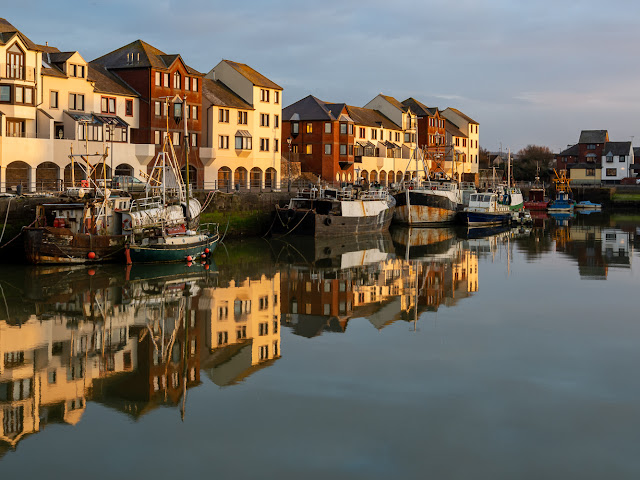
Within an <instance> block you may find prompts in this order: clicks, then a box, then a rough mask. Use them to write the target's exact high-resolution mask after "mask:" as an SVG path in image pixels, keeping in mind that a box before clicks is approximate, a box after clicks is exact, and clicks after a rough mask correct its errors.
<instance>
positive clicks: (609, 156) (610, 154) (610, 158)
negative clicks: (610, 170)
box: [607, 152, 613, 163]
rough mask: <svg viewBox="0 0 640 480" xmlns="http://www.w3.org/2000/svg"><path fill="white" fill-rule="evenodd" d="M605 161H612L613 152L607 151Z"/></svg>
mask: <svg viewBox="0 0 640 480" xmlns="http://www.w3.org/2000/svg"><path fill="white" fill-rule="evenodd" d="M607 163H613V154H612V153H611V152H609V153H607Z"/></svg>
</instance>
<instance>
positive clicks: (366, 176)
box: [358, 170, 369, 181]
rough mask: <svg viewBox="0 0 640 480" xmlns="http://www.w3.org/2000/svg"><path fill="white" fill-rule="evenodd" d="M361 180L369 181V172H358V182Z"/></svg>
mask: <svg viewBox="0 0 640 480" xmlns="http://www.w3.org/2000/svg"><path fill="white" fill-rule="evenodd" d="M361 179H362V180H366V181H369V172H368V171H367V170H362V172H360V178H359V179H358V181H360V180H361Z"/></svg>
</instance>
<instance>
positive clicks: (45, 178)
mask: <svg viewBox="0 0 640 480" xmlns="http://www.w3.org/2000/svg"><path fill="white" fill-rule="evenodd" d="M59 178H60V167H58V165H56V164H55V163H53V162H42V163H41V164H40V165H38V166H37V167H36V191H54V190H59V189H60V186H59V183H60V182H59Z"/></svg>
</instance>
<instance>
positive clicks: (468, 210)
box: [462, 192, 511, 228]
mask: <svg viewBox="0 0 640 480" xmlns="http://www.w3.org/2000/svg"><path fill="white" fill-rule="evenodd" d="M462 216H463V218H464V221H465V223H466V224H467V225H468V227H469V228H474V227H486V226H491V225H507V224H509V223H510V222H511V209H510V208H509V206H508V205H504V204H502V203H500V201H499V198H498V195H497V194H496V193H491V192H485V193H474V194H472V195H471V198H470V199H469V206H468V207H465V209H464V210H463V213H462Z"/></svg>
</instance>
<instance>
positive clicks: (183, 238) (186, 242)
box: [129, 233, 219, 263]
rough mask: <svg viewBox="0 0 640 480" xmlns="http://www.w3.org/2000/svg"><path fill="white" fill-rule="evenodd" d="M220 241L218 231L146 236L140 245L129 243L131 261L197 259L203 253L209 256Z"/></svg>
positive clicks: (148, 261)
mask: <svg viewBox="0 0 640 480" xmlns="http://www.w3.org/2000/svg"><path fill="white" fill-rule="evenodd" d="M218 241H219V235H218V234H217V233H215V234H211V233H195V234H184V235H175V236H169V235H167V236H159V237H146V238H144V239H143V241H142V243H141V244H139V245H136V244H132V245H129V258H130V260H131V263H168V262H184V261H187V257H189V256H190V257H192V259H193V260H194V261H195V260H197V259H199V258H200V257H201V255H203V254H204V255H206V256H207V257H209V256H210V255H211V254H212V253H213V251H214V250H215V248H216V246H217V245H218ZM207 250H208V252H207Z"/></svg>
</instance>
